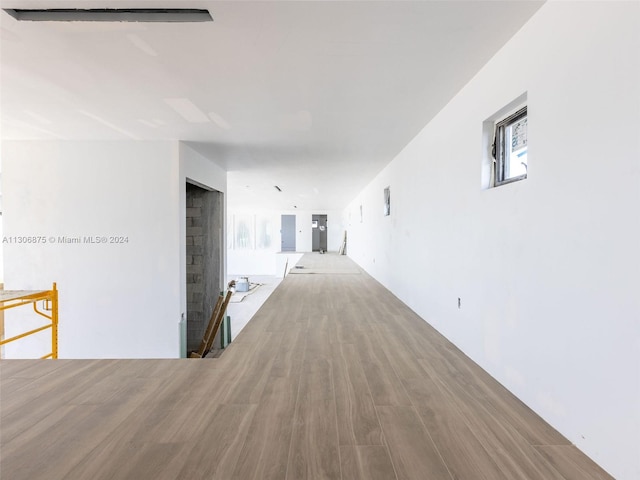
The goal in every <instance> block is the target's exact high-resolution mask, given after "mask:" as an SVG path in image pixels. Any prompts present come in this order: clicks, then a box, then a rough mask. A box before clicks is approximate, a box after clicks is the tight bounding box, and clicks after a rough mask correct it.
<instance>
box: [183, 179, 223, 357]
mask: <svg viewBox="0 0 640 480" xmlns="http://www.w3.org/2000/svg"><path fill="white" fill-rule="evenodd" d="M186 204H187V212H186V214H187V219H186V222H187V224H186V232H187V237H186V247H187V248H186V250H187V258H186V263H187V278H186V282H187V351H188V352H190V351H194V350H197V349H198V347H199V346H200V342H201V341H202V337H203V335H204V331H205V329H206V327H207V324H208V322H209V319H210V318H211V313H212V312H213V308H214V306H215V303H216V299H217V298H218V295H219V293H220V291H221V290H222V289H223V282H222V221H223V210H222V193H220V192H217V191H210V190H205V189H204V188H201V187H198V186H196V185H192V184H190V183H187V197H186ZM218 335H219V334H218ZM219 344H220V342H219V339H216V340H215V341H214V348H215V347H216V346H218V345H219Z"/></svg>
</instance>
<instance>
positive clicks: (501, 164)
mask: <svg viewBox="0 0 640 480" xmlns="http://www.w3.org/2000/svg"><path fill="white" fill-rule="evenodd" d="M528 116H529V115H528V111H527V105H524V106H523V107H520V108H519V109H518V110H517V111H516V112H514V113H512V114H511V115H509V116H507V117H505V118H503V119H502V120H500V121H498V122H496V124H495V133H494V139H493V148H492V152H491V153H492V156H493V170H494V172H493V178H494V181H493V186H494V187H499V186H501V185H506V184H508V183H513V182H518V181H520V180H524V179H526V178H527V173H528V172H527V171H525V173H524V174H522V175H517V176H515V177H509V178H504V176H505V164H506V160H505V152H507V151H508V150H507V149H506V148H505V141H506V135H505V132H506V129H507V128H508V127H509V126H511V125H513V124H515V123H517V122H518V121H520V120H522V119H523V118H526V117H528ZM525 170H526V169H525Z"/></svg>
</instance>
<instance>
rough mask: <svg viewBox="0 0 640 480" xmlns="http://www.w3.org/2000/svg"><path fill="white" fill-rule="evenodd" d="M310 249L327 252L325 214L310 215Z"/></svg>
mask: <svg viewBox="0 0 640 480" xmlns="http://www.w3.org/2000/svg"><path fill="white" fill-rule="evenodd" d="M311 226H312V235H311V251H313V252H320V253H327V216H326V215H311Z"/></svg>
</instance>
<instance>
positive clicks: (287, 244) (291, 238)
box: [280, 215, 296, 252]
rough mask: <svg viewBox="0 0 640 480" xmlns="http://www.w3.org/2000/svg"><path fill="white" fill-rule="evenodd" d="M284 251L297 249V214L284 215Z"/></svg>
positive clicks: (282, 244) (281, 231) (282, 240)
mask: <svg viewBox="0 0 640 480" xmlns="http://www.w3.org/2000/svg"><path fill="white" fill-rule="evenodd" d="M280 234H281V249H280V251H282V252H295V251H296V216H295V215H282V219H281V223H280Z"/></svg>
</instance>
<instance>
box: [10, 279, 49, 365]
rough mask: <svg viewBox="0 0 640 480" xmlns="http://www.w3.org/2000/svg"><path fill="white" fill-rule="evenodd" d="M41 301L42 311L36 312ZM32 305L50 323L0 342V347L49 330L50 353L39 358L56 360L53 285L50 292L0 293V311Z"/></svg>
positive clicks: (17, 291)
mask: <svg viewBox="0 0 640 480" xmlns="http://www.w3.org/2000/svg"><path fill="white" fill-rule="evenodd" d="M40 301H42V303H43V306H42V310H38V302H40ZM29 304H31V305H33V311H34V312H35V313H37V314H38V315H40V316H42V317H44V318H46V319H47V320H49V322H50V323H48V324H46V325H44V326H41V327H38V328H34V329H33V330H29V331H28V332H24V333H21V334H20V335H15V336H13V337H11V338H7V339H5V340H2V341H0V346H3V345H6V344H7V343H11V342H15V341H16V340H20V339H21V338H25V337H28V336H29V335H33V334H36V333H38V332H42V331H44V330H47V329H49V328H50V329H51V353H49V354H47V355H45V356H43V357H41V358H58V289H57V287H56V284H55V283H54V284H53V288H52V289H51V290H40V291H34V290H2V291H0V311H4V310H8V309H10V308H15V307H20V306H22V305H29Z"/></svg>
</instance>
